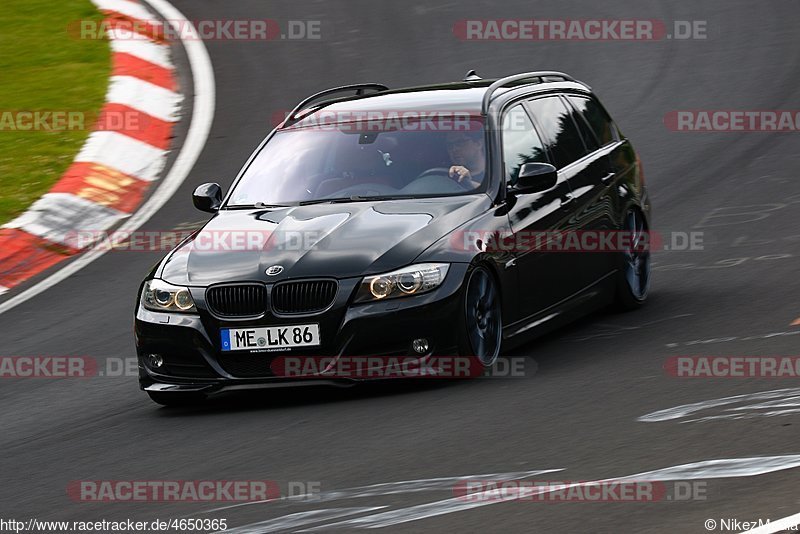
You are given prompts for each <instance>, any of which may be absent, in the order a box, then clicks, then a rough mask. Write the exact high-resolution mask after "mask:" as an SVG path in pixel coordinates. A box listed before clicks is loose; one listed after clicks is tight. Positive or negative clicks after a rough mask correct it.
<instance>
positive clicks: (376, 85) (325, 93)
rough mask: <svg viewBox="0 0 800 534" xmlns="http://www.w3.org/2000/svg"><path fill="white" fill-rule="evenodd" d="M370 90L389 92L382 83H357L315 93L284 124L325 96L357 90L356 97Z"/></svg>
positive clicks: (297, 107) (300, 104)
mask: <svg viewBox="0 0 800 534" xmlns="http://www.w3.org/2000/svg"><path fill="white" fill-rule="evenodd" d="M368 89H375V91H376V92H378V93H379V92H381V91H387V90H388V89H389V88H388V87H387V86H385V85H383V84H382V83H356V84H352V85H342V86H340V87H331V88H330V89H325V90H324V91H320V92H319V93H314V94H313V95H311V96H309V97H308V98H306V99H305V100H303V101H302V102H300V103H299V104H297V105H296V106H295V107H294V109H293V110H292V111H291V112H289V115H287V116H286V119H285V120H284V121H283V124H284V125H285V124H287V123H289V122H292V120H293V119H294V118H295V115H297V114H298V113H299V112H300V111H301V110H302V109H304V108H306V107H308V104H310V103H311V102H313V101H314V100H317V99H319V98H321V97H323V96H328V95H332V94H334V93H341V92H344V91H353V90H355V92H356V96H359V95H363V94H364V92H365V91H366V90H368Z"/></svg>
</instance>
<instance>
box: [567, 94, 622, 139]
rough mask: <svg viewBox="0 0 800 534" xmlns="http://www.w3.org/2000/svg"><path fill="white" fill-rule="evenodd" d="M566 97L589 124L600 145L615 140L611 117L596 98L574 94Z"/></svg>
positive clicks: (614, 129)
mask: <svg viewBox="0 0 800 534" xmlns="http://www.w3.org/2000/svg"><path fill="white" fill-rule="evenodd" d="M567 98H569V100H570V102H572V105H574V106H575V107H576V108H577V109H578V111H579V112H580V114H581V115H582V116H583V118H584V119H585V120H586V122H587V123H588V124H589V126H590V127H591V129H592V131H593V132H594V134H595V136H596V137H597V139H598V140H599V141H600V145H601V146H602V145H607V144H608V143H613V142H614V141H616V140H617V135H616V128H614V124H613V123H612V122H611V117H609V116H608V113H606V110H604V109H603V108H602V107H601V106H600V104H599V103H598V102H597V101H596V100H594V99H591V98H587V97H583V96H575V95H569V96H568V97H567Z"/></svg>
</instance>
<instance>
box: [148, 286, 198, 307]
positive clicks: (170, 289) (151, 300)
mask: <svg viewBox="0 0 800 534" xmlns="http://www.w3.org/2000/svg"><path fill="white" fill-rule="evenodd" d="M142 305H143V306H144V307H145V308H147V309H148V310H153V311H160V312H197V308H195V306H194V300H192V294H191V293H189V290H188V289H187V288H185V287H179V286H173V285H172V284H168V283H166V282H164V281H163V280H148V281H147V282H145V283H144V289H143V290H142Z"/></svg>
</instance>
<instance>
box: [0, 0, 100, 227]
mask: <svg viewBox="0 0 800 534" xmlns="http://www.w3.org/2000/svg"><path fill="white" fill-rule="evenodd" d="M2 9H3V15H2V16H0V113H2V112H5V111H12V112H18V111H56V110H58V111H66V112H74V111H79V112H84V113H86V114H87V115H88V116H92V117H96V116H97V113H98V112H99V110H100V108H101V107H102V105H103V101H104V98H105V93H106V89H107V87H108V76H109V74H110V70H111V53H110V50H109V46H108V41H106V40H102V39H92V40H90V39H84V40H81V39H79V37H78V34H77V32H75V31H73V30H68V26H69V25H70V24H73V25H74V24H75V21H79V20H87V19H90V20H94V21H96V22H98V23H99V22H100V21H101V20H102V15H100V14H99V13H98V12H97V10H96V9H95V7H94V6H93V5H92V4H91V3H90V2H89V0H55V1H54V0H4V1H3V6H2ZM6 116H8V115H6ZM89 127H90V126H88V127H87V128H84V129H82V130H76V131H66V130H62V131H50V132H47V131H14V130H13V129H12V128H8V126H7V125H6V127H5V128H0V224H3V223H5V222H8V221H9V220H10V219H12V218H14V217H15V216H17V215H19V214H20V213H22V212H23V211H25V209H26V208H27V207H28V206H30V204H31V203H32V202H33V201H35V200H36V199H37V198H39V197H40V196H41V195H42V194H43V193H45V192H47V190H48V189H49V188H50V187H51V186H52V185H53V183H55V182H56V181H57V180H58V179H59V177H60V176H61V174H62V173H63V172H64V171H65V170H66V168H67V167H68V166H69V164H70V163H71V162H72V159H73V158H74V156H75V155H76V154H77V153H78V151H79V150H80V148H81V146H82V145H83V142H84V141H85V140H86V137H87V136H88V135H89V132H88V131H87V130H88V128H89Z"/></svg>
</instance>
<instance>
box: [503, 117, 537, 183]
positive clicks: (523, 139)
mask: <svg viewBox="0 0 800 534" xmlns="http://www.w3.org/2000/svg"><path fill="white" fill-rule="evenodd" d="M535 162H540V163H547V154H546V153H545V149H544V145H543V144H542V141H541V140H540V139H539V136H538V134H537V133H536V130H534V128H533V123H532V122H531V119H530V117H528V113H527V112H526V111H525V109H524V108H523V107H522V104H518V105H516V106H514V107H513V108H511V110H510V111H508V112H507V113H506V115H505V117H503V165H505V169H506V179H507V180H508V183H509V184H512V185H513V184H515V183H516V181H517V176H519V169H520V168H521V167H522V165H524V164H525V163H535Z"/></svg>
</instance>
